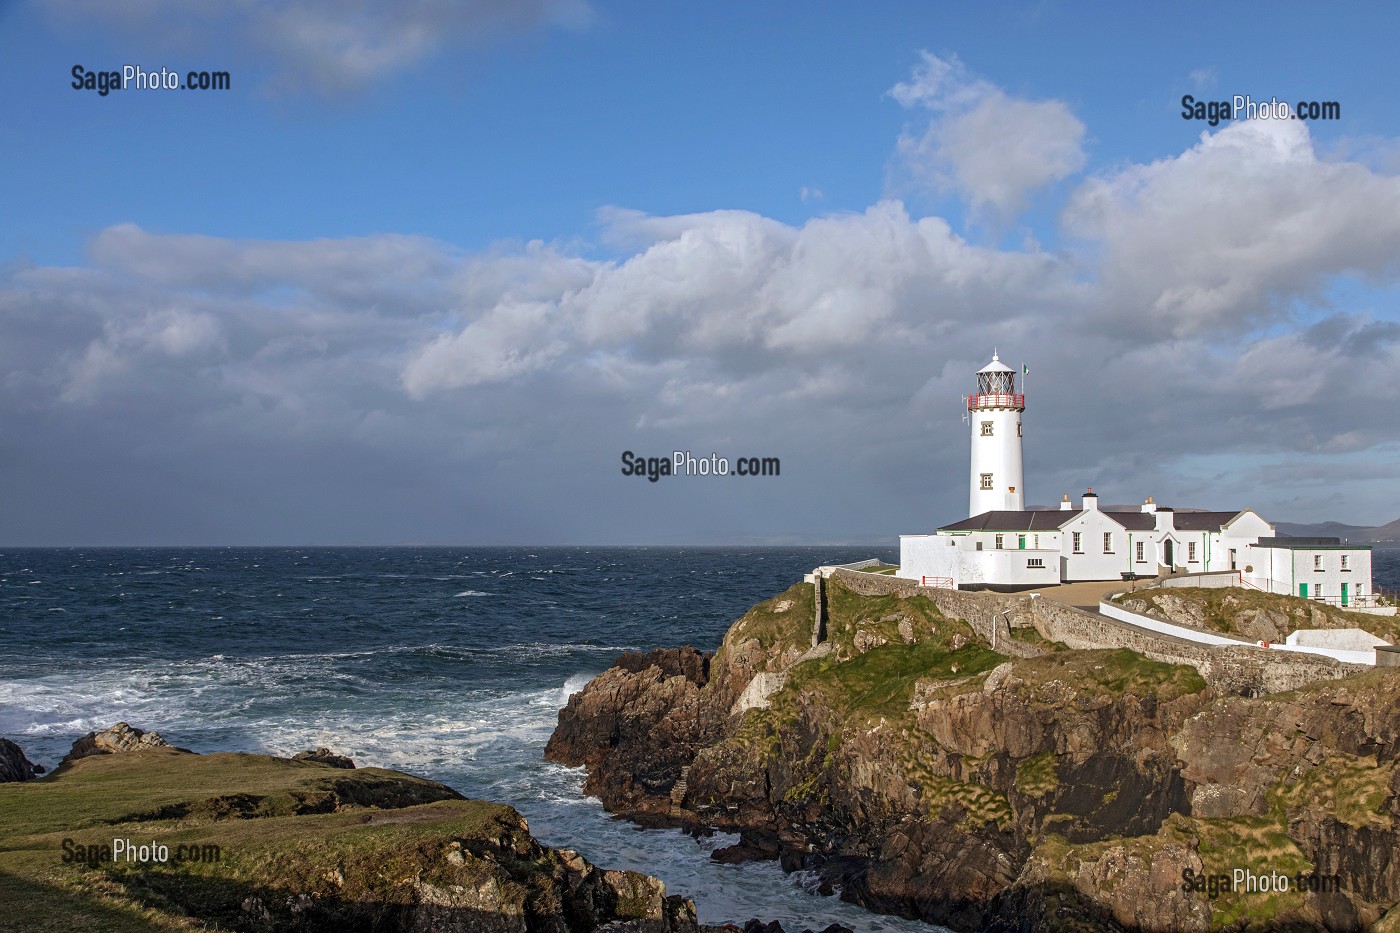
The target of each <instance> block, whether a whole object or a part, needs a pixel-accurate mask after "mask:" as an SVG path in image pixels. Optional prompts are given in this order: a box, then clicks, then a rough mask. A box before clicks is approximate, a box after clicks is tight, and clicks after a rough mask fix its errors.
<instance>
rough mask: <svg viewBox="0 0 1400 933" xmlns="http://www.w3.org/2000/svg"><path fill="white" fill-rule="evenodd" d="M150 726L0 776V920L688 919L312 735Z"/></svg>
mask: <svg viewBox="0 0 1400 933" xmlns="http://www.w3.org/2000/svg"><path fill="white" fill-rule="evenodd" d="M153 735H154V733H142V732H141V731H140V730H137V729H131V728H130V727H126V726H125V725H124V724H123V726H122V727H121V728H114V729H113V730H103V732H100V733H96V734H94V735H91V736H88V737H85V738H84V739H81V740H79V743H78V745H77V747H76V749H75V751H77V752H85V754H80V755H77V756H76V757H73V756H70V758H69V759H68V760H66V761H65V763H64V765H63V766H62V767H60V768H58V769H55V773H54V774H53V775H50V776H49V777H46V778H41V779H37V780H25V781H23V782H22V783H7V784H3V785H0V904H4V905H5V912H4V916H3V918H0V927H3V928H5V929H34V930H77V929H90V930H104V931H137V930H142V931H149V930H194V929H206V930H242V931H283V930H286V931H291V930H296V931H321V930H324V931H342V930H376V931H428V930H432V931H445V933H451V931H461V933H585V931H586V933H592V931H594V930H603V929H607V930H609V931H616V933H623V931H632V933H696V931H698V930H699V929H700V928H698V927H697V925H696V922H695V910H694V905H693V904H692V903H691V902H690V901H688V900H686V899H684V898H682V897H678V896H668V895H667V893H666V890H665V887H664V885H663V884H662V883H661V882H660V881H658V880H657V879H655V878H651V877H648V876H646V875H641V874H637V873H635V872H626V871H609V870H606V869H602V868H598V867H596V866H594V865H592V864H590V863H589V862H587V861H586V860H584V859H583V858H582V857H580V856H579V855H578V854H577V853H574V852H570V851H567V850H556V849H551V848H547V847H545V846H542V845H540V844H539V843H538V842H536V841H535V839H534V838H532V837H531V835H530V833H529V830H528V828H527V827H526V825H525V821H524V820H523V819H522V818H521V817H520V815H519V814H518V813H516V812H515V811H514V810H513V809H511V808H510V807H508V806H504V805H500V804H492V803H486V802H483V801H477V800H467V799H464V798H463V797H462V796H461V795H460V794H458V793H457V792H456V791H454V790H452V789H451V788H449V787H446V786H444V785H442V784H437V783H435V782H432V781H425V780H422V779H420V778H415V777H412V776H410V775H406V774H401V773H398V772H394V771H385V770H382V769H378V768H353V767H347V764H346V763H347V762H348V759H343V758H340V757H339V756H335V755H334V754H333V753H329V752H327V755H329V756H330V757H331V758H332V759H334V760H332V761H330V762H329V763H324V762H321V761H317V760H305V759H304V760H289V759H285V758H274V757H271V756H267V755H245V754H211V755H196V754H193V753H190V752H185V751H182V750H180V749H175V748H170V747H168V746H166V745H164V743H162V742H159V741H158V739H154V738H151V736H153ZM94 750H96V751H94ZM318 751H324V750H318ZM315 754H316V753H313V755H315ZM21 757H22V756H21Z"/></svg>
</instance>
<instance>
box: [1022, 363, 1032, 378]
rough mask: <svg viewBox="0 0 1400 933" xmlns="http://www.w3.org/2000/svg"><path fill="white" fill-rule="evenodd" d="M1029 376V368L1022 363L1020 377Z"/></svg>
mask: <svg viewBox="0 0 1400 933" xmlns="http://www.w3.org/2000/svg"><path fill="white" fill-rule="evenodd" d="M1030 374H1031V368H1030V367H1029V366H1027V365H1026V364H1025V363H1022V364H1021V375H1023V376H1029V375H1030Z"/></svg>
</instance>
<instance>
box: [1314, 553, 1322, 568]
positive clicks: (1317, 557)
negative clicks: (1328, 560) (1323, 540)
mask: <svg viewBox="0 0 1400 933" xmlns="http://www.w3.org/2000/svg"><path fill="white" fill-rule="evenodd" d="M1313 569H1314V570H1321V569H1322V555H1321V554H1314V555H1313Z"/></svg>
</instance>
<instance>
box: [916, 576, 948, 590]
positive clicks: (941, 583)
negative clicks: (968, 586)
mask: <svg viewBox="0 0 1400 933" xmlns="http://www.w3.org/2000/svg"><path fill="white" fill-rule="evenodd" d="M919 585H920V586H933V587H937V588H939V589H944V590H953V589H957V587H955V586H953V578H952V577H924V576H920V577H919Z"/></svg>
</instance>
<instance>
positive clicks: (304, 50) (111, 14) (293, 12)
mask: <svg viewBox="0 0 1400 933" xmlns="http://www.w3.org/2000/svg"><path fill="white" fill-rule="evenodd" d="M35 2H36V3H38V4H39V5H40V6H42V7H44V8H46V9H47V10H48V11H49V12H50V14H51V15H52V17H53V19H54V20H55V21H56V22H59V23H61V24H64V25H65V26H67V27H70V28H78V27H89V26H90V25H91V24H93V23H102V24H106V25H108V26H111V27H115V28H118V29H122V30H125V31H127V32H128V33H131V34H133V35H141V36H143V37H144V38H146V39H147V40H149V41H154V42H157V43H159V44H160V45H162V46H163V47H164V48H172V49H177V50H181V51H193V50H200V51H202V50H204V43H205V41H206V40H207V37H208V36H210V35H218V36H221V37H223V38H224V39H225V40H229V39H232V40H234V41H236V42H237V43H239V44H240V45H242V46H243V47H245V48H246V49H248V50H249V51H250V52H251V53H252V54H253V55H254V56H255V57H256V58H258V59H261V60H264V61H266V62H267V63H268V64H269V65H270V67H271V68H272V70H273V72H274V77H273V79H272V83H273V85H274V86H276V87H278V88H280V89H282V90H287V91H303V90H305V89H306V88H307V86H308V85H309V86H310V87H312V88H314V89H316V90H319V91H321V92H325V93H340V92H344V91H350V90H355V89H358V88H362V87H364V86H365V85H367V84H369V83H370V82H372V81H375V80H377V79H380V78H383V77H386V76H389V75H393V74H395V73H397V72H400V71H404V70H406V69H409V68H412V67H414V66H416V65H418V64H420V63H422V62H423V61H425V60H427V59H429V58H431V57H432V56H434V55H436V54H438V53H439V52H440V51H442V50H443V49H444V48H446V47H448V46H450V45H453V44H460V43H467V42H475V41H481V40H489V39H493V38H497V37H500V36H503V35H509V34H513V33H519V32H524V31H527V30H530V29H535V28H539V27H542V26H570V27H577V26H581V25H583V24H585V23H586V22H587V21H588V20H589V18H590V16H591V13H590V10H589V8H588V6H587V4H586V3H585V2H584V0H403V2H399V3H387V2H384V0H348V2H347V0H310V2H302V3H296V4H286V3H279V2H274V0H232V2H225V3H184V2H180V0H131V2H124V3H107V2H103V0H35Z"/></svg>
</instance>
